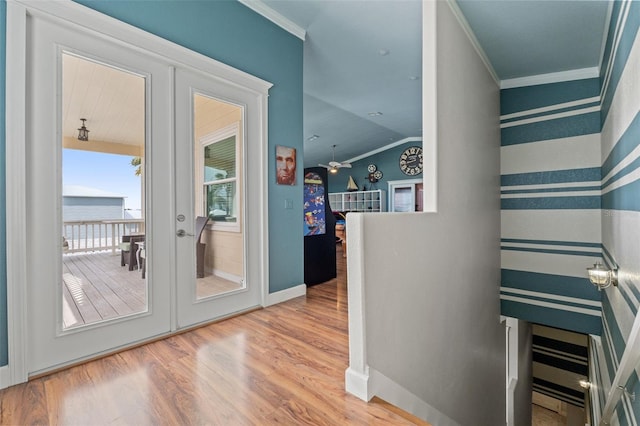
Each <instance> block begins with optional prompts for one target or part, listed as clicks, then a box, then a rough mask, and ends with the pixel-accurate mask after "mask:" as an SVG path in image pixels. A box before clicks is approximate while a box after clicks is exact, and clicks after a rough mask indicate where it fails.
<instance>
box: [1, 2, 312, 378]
mask: <svg viewBox="0 0 640 426" xmlns="http://www.w3.org/2000/svg"><path fill="white" fill-rule="evenodd" d="M78 3H82V4H84V5H86V6H88V7H91V8H93V9H95V10H97V11H99V12H102V13H104V14H106V15H109V16H112V17H114V18H116V19H119V20H121V21H124V22H127V23H129V24H131V25H134V26H136V27H138V28H141V29H143V30H145V31H148V32H150V33H152V34H155V35H158V36H160V37H162V38H165V39H167V40H170V41H172V42H175V43H177V44H180V45H182V46H184V47H187V48H189V49H192V50H194V51H196V52H199V53H201V54H203V55H206V56H209V57H211V58H213V59H216V60H218V61H220V62H224V63H226V64H228V65H230V66H233V67H235V68H238V69H240V70H242V71H245V72H247V73H249V74H253V75H255V76H257V77H259V78H262V79H264V80H267V81H269V82H271V83H273V85H274V86H273V87H272V88H271V90H270V91H269V134H268V137H269V147H268V157H269V159H268V161H269V164H268V179H269V189H268V190H269V249H270V257H269V292H271V293H272V292H276V291H279V290H283V289H287V288H290V287H293V286H295V285H299V284H302V283H303V281H304V271H303V236H302V226H300V223H301V222H300V221H301V218H302V216H303V212H302V202H299V201H300V200H302V184H301V183H298V184H297V185H295V186H277V185H275V160H274V159H275V145H287V146H291V147H295V148H297V150H298V155H299V157H300V158H298V164H302V163H303V161H302V157H301V156H302V152H303V145H302V141H303V137H302V54H303V42H302V40H300V39H298V38H297V37H295V36H293V35H291V34H289V33H288V32H286V31H284V30H283V29H281V28H280V27H278V26H276V25H275V24H273V23H271V22H270V21H268V20H267V19H265V18H263V17H262V16H260V15H258V14H256V13H255V12H253V11H251V10H250V9H248V8H246V7H245V6H243V5H241V4H240V3H238V2H236V1H234V0H220V1H180V0H177V1H166V0H165V1H87V0H82V1H78ZM0 4H1V8H0V14H1V15H0V18H2V21H3V25H2V26H1V28H2V29H1V30H0V46H2V47H1V49H3V50H2V55H1V58H0V61H2V62H1V63H0V97H2V99H3V100H4V88H5V69H6V63H5V55H4V45H5V43H4V42H5V37H6V34H5V28H6V26H5V25H4V20H5V15H6V10H5V6H6V4H5V2H4V0H2V1H1V3H0ZM4 105H5V103H4V101H3V102H2V105H1V106H0V109H1V110H2V111H1V114H0V130H1V132H0V163H1V164H2V168H3V173H2V176H1V177H0V191H2V192H1V193H0V203H2V204H1V209H0V210H1V213H0V215H1V216H0V250H1V252H0V366H1V365H6V364H7V327H6V314H7V309H6V306H7V302H6V242H5V241H4V240H5V233H4V229H5V222H6V221H5V204H6V203H5V201H6V200H5V199H6V197H5V195H4V193H5V187H4V164H5V163H4V158H5V149H4V146H5V140H4V139H5V134H4V120H5V109H4ZM301 173H302V171H298V182H300V181H301V180H302V178H301V176H300V175H301ZM285 200H293V201H294V202H293V209H285V208H284V206H285ZM284 247H286V248H287V249H286V250H283V248H284Z"/></svg>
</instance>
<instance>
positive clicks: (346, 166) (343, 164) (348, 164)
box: [338, 163, 351, 169]
mask: <svg viewBox="0 0 640 426" xmlns="http://www.w3.org/2000/svg"><path fill="white" fill-rule="evenodd" d="M338 167H344V168H347V169H350V168H351V163H341V164H340V165H339V166H338Z"/></svg>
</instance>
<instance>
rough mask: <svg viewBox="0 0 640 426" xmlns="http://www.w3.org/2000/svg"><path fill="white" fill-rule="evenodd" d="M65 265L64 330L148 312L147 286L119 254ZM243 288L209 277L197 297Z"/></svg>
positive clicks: (88, 256) (71, 258)
mask: <svg viewBox="0 0 640 426" xmlns="http://www.w3.org/2000/svg"><path fill="white" fill-rule="evenodd" d="M62 261H63V274H62V280H63V282H64V287H63V301H62V304H63V305H62V319H63V324H64V327H65V329H68V328H73V327H79V326H82V325H85V324H91V323H95V322H98V321H102V320H108V319H113V318H118V317H121V316H125V315H131V314H136V313H140V312H144V311H146V309H147V283H146V281H145V280H144V279H142V274H141V272H140V271H139V270H133V271H129V268H128V267H126V266H120V254H119V253H118V254H117V255H115V256H114V255H113V254H112V253H111V252H110V251H102V252H92V253H74V254H66V255H64V256H63V258H62ZM241 287H242V286H241V285H240V284H237V283H234V282H232V281H229V280H226V279H224V278H221V277H218V276H215V275H211V274H209V275H206V276H205V277H204V278H198V279H197V281H196V292H197V293H196V294H197V295H198V297H199V298H201V297H210V296H216V295H219V294H222V293H226V292H229V291H234V290H238V289H240V288H241Z"/></svg>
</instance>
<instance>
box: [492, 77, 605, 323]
mask: <svg viewBox="0 0 640 426" xmlns="http://www.w3.org/2000/svg"><path fill="white" fill-rule="evenodd" d="M501 114H502V115H501V128H502V131H501V137H502V147H501V175H502V176H501V203H502V238H501V249H502V286H501V289H500V299H501V307H502V314H503V315H508V316H513V317H517V318H520V319H525V320H528V321H531V322H534V323H538V324H544V325H549V326H552V327H558V328H564V329H567V330H572V331H576V332H580V333H590V334H600V330H601V315H602V314H601V301H600V293H599V292H598V291H597V290H596V289H595V288H594V287H593V286H592V285H591V284H590V283H589V281H588V279H587V277H586V269H585V268H587V267H589V266H591V265H592V264H593V263H595V262H596V261H597V260H599V259H600V258H601V257H602V240H601V228H600V214H601V213H600V212H601V189H600V188H601V186H600V185H601V168H600V82H599V80H598V79H597V78H594V79H588V80H580V81H570V82H563V83H553V84H545V85H539V86H531V87H523V88H514V89H507V90H502V92H501Z"/></svg>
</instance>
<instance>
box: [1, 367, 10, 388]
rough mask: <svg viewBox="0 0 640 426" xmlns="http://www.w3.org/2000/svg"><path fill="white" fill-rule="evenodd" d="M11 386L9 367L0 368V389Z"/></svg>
mask: <svg viewBox="0 0 640 426" xmlns="http://www.w3.org/2000/svg"><path fill="white" fill-rule="evenodd" d="M11 385H12V383H11V377H10V374H9V366H8V365H4V366H2V367H0V389H4V388H8V387H9V386H11Z"/></svg>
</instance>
